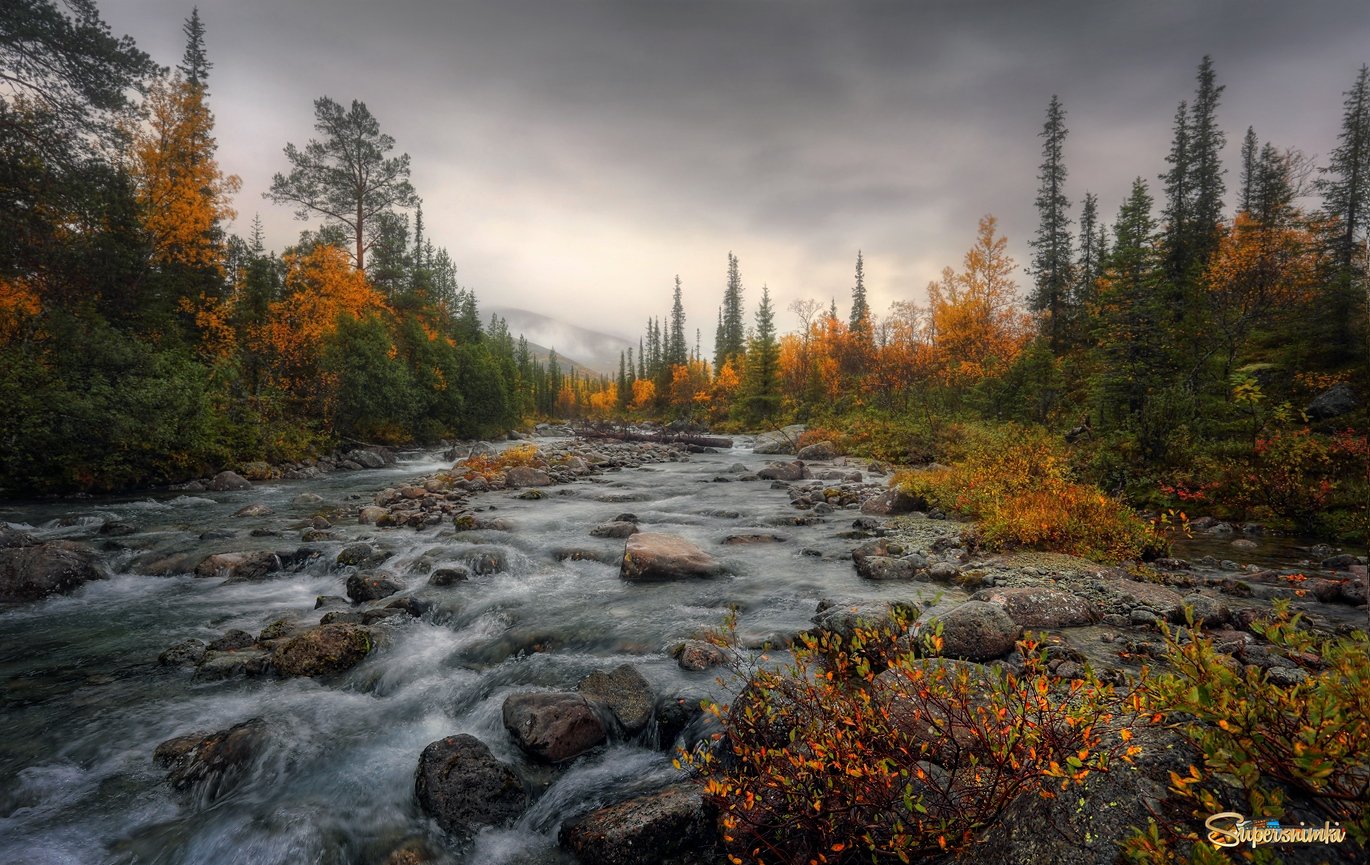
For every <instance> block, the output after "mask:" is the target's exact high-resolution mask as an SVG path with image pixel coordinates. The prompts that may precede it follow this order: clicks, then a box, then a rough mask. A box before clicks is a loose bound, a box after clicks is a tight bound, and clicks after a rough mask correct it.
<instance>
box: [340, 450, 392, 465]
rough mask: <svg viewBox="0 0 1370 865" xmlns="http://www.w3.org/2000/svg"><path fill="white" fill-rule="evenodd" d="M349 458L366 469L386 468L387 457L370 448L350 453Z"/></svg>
mask: <svg viewBox="0 0 1370 865" xmlns="http://www.w3.org/2000/svg"><path fill="white" fill-rule="evenodd" d="M347 458H348V459H350V460H352V461H353V462H354V463H356V464H357V465H359V466H361V467H362V468H364V469H382V468H385V457H383V456H381V455H380V454H379V453H377V452H376V451H374V450H371V449H370V448H360V449H358V450H354V451H349V452H348V454H347Z"/></svg>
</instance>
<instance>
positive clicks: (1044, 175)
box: [1028, 95, 1071, 350]
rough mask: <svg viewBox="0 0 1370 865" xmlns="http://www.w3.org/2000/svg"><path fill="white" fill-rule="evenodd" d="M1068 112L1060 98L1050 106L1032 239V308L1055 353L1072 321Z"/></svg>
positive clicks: (1043, 142)
mask: <svg viewBox="0 0 1370 865" xmlns="http://www.w3.org/2000/svg"><path fill="white" fill-rule="evenodd" d="M1065 114H1066V112H1065V108H1063V107H1062V106H1061V101H1060V100H1059V99H1058V98H1057V97H1056V96H1054V95H1053V96H1052V97H1051V102H1050V104H1048V105H1047V119H1046V122H1045V123H1043V125H1042V131H1041V133H1040V134H1039V137H1041V138H1042V165H1041V168H1040V169H1039V170H1038V173H1037V184H1038V185H1037V198H1036V201H1035V204H1036V205H1037V216H1038V223H1037V235H1036V237H1034V238H1033V239H1032V241H1031V244H1030V245H1031V246H1032V248H1033V250H1034V254H1033V259H1032V275H1033V280H1034V284H1035V285H1034V288H1033V292H1032V296H1031V297H1030V298H1029V299H1028V305H1029V307H1030V308H1031V309H1032V310H1034V311H1036V312H1044V313H1046V318H1045V320H1044V321H1043V325H1044V331H1045V333H1046V336H1047V338H1048V339H1049V340H1050V343H1051V347H1052V349H1053V350H1059V349H1060V347H1061V343H1062V340H1063V338H1064V335H1065V329H1066V325H1067V323H1068V310H1069V306H1068V305H1069V302H1070V286H1071V274H1070V270H1071V250H1070V242H1071V237H1070V215H1069V211H1070V200H1069V199H1067V198H1066V194H1065V184H1066V166H1065V162H1064V161H1063V159H1062V148H1063V145H1064V143H1065V138H1066V135H1067V134H1068V130H1067V129H1066V127H1065Z"/></svg>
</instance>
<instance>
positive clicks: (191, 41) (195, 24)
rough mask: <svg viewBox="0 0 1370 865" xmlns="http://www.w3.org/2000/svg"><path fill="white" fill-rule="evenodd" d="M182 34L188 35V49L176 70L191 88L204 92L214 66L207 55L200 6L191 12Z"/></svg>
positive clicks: (183, 26)
mask: <svg viewBox="0 0 1370 865" xmlns="http://www.w3.org/2000/svg"><path fill="white" fill-rule="evenodd" d="M181 32H183V33H185V35H186V48H185V53H184V54H183V55H182V56H181V62H180V64H179V65H177V67H176V69H177V71H179V72H180V73H181V75H183V76H184V77H185V80H186V81H187V82H188V83H189V84H190V85H191V86H193V87H198V88H200V89H201V90H203V89H204V88H205V86H206V82H208V81H209V70H210V69H212V68H213V67H214V64H213V63H210V62H209V57H208V55H206V53H205V26H204V24H203V23H201V21H200V8H199V7H198V6H196V7H193V8H192V9H191V10H190V17H189V18H187V19H186V21H185V24H184V25H182V27H181Z"/></svg>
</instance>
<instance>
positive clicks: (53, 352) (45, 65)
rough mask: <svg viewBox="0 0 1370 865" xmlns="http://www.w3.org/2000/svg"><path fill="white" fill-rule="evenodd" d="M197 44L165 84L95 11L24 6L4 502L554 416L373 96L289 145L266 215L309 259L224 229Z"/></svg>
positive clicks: (11, 70) (318, 122)
mask: <svg viewBox="0 0 1370 865" xmlns="http://www.w3.org/2000/svg"><path fill="white" fill-rule="evenodd" d="M184 30H185V36H186V47H185V54H184V56H183V58H182V59H181V62H180V63H179V64H177V65H176V67H175V68H174V69H163V68H160V67H159V66H157V65H156V64H155V63H153V61H152V60H151V59H150V58H149V57H148V56H147V55H146V54H144V53H143V52H142V51H140V50H138V48H137V47H136V45H135V44H134V42H133V41H132V40H131V39H130V38H128V37H122V38H116V37H115V36H114V35H113V34H112V33H111V32H110V31H109V28H108V27H107V25H106V24H105V23H104V22H103V21H102V20H101V19H100V17H99V14H98V12H97V11H96V9H95V7H94V5H93V4H88V3H73V4H67V5H66V6H62V5H59V4H57V3H55V2H52V0H18V2H16V3H10V4H7V6H6V10H5V13H4V22H3V26H0V73H3V78H4V81H5V82H6V85H7V86H6V88H5V92H4V94H3V99H0V198H2V199H3V200H0V405H3V406H4V410H3V412H0V492H7V493H9V494H18V493H25V492H35V491H45V490H70V489H113V488H119V487H126V486H130V485H136V484H146V483H154V482H160V481H167V480H173V479H180V478H185V477H188V476H193V475H195V474H197V473H203V472H205V471H208V470H211V469H215V468H217V467H221V466H226V465H235V464H237V463H238V462H240V461H244V460H249V459H266V460H285V459H295V458H302V457H304V456H306V455H308V454H310V453H312V452H317V451H319V450H322V449H326V448H329V447H332V446H333V445H335V444H336V443H338V442H339V441H341V440H347V439H354V440H361V441H368V442H370V441H379V442H405V441H411V440H433V439H436V438H439V437H442V436H476V435H488V434H492V433H495V432H499V431H503V430H507V429H509V428H510V427H511V426H512V425H514V424H515V423H517V422H518V420H519V419H520V418H522V417H523V416H525V415H527V414H528V413H530V412H532V411H534V410H535V409H536V408H539V407H540V408H543V409H544V410H550V409H551V408H553V405H554V401H555V396H556V394H557V392H558V391H559V389H560V387H561V385H560V381H561V376H560V373H559V371H558V370H556V369H555V360H553V361H552V363H551V366H552V367H553V369H550V370H549V369H547V368H545V366H546V365H544V364H540V363H538V362H537V361H536V360H535V359H534V358H533V357H532V356H531V355H530V353H529V350H528V346H527V344H526V343H524V342H522V341H521V340H520V341H518V342H516V341H515V340H514V339H513V338H512V337H511V336H510V334H509V332H508V330H507V328H506V327H505V326H504V323H503V322H502V321H500V320H498V319H492V320H491V321H489V322H484V323H483V322H482V320H481V318H480V316H479V313H478V309H477V304H476V298H475V295H474V294H473V293H472V292H471V290H469V289H466V288H463V287H461V286H460V285H458V283H457V277H456V267H455V266H454V264H453V262H452V259H451V257H450V256H449V255H448V253H447V252H446V250H444V249H443V248H441V247H440V246H437V245H435V243H434V240H433V239H432V238H431V237H429V236H427V235H426V234H425V232H424V226H423V215H422V209H421V205H420V201H419V197H418V194H417V192H416V191H415V190H414V189H413V187H412V186H411V184H410V182H409V158H408V156H407V155H398V156H397V155H394V153H393V150H394V141H393V140H392V139H391V138H390V137H389V136H387V135H385V134H383V133H382V132H381V130H380V127H379V124H378V123H377V121H376V119H375V118H374V117H373V116H372V115H371V114H370V112H369V111H368V110H367V108H366V106H365V105H363V104H361V103H360V102H352V103H351V105H350V106H345V105H342V104H339V103H338V102H335V101H334V100H332V99H329V98H327V97H325V98H321V99H319V100H317V101H316V103H315V106H314V107H315V118H314V121H315V123H314V128H315V132H316V137H315V138H314V139H312V140H310V141H309V142H308V143H307V144H305V145H303V146H299V147H297V146H296V145H295V144H287V145H286V147H285V157H286V162H287V163H288V171H286V172H283V173H281V174H277V175H276V177H275V180H274V182H273V184H272V187H271V191H270V192H269V193H268V197H269V198H271V199H272V200H273V201H274V202H276V203H277V204H281V205H286V206H289V207H291V208H292V209H293V210H295V211H296V214H297V216H299V217H300V218H302V219H307V220H310V221H311V225H312V227H311V228H310V229H309V230H307V231H305V232H304V233H303V234H302V235H301V237H300V240H299V242H298V244H296V245H294V246H292V247H289V248H287V249H285V250H283V251H281V252H280V253H279V254H277V253H276V252H273V251H270V250H268V249H267V248H266V247H265V245H264V243H263V239H262V233H261V227H260V223H259V222H257V221H255V220H254V222H253V227H252V230H251V232H250V233H249V235H248V236H247V237H246V238H243V237H237V236H233V235H229V234H227V233H226V232H225V229H224V226H225V225H226V224H227V223H228V222H229V220H231V219H233V218H234V217H235V215H236V214H235V212H234V210H233V206H232V205H233V202H232V196H233V194H234V193H235V192H237V191H238V187H239V182H238V179H237V178H236V177H233V176H231V175H228V174H226V173H224V172H223V171H222V170H221V169H220V167H219V165H218V163H217V160H216V157H215V139H214V118H213V115H212V113H211V111H210V107H209V106H210V104H211V103H212V86H213V81H214V76H213V74H212V72H213V63H212V62H211V61H210V59H209V55H208V53H207V52H206V48H205V31H204V27H203V25H202V23H201V21H200V17H199V14H198V12H195V13H194V14H192V15H191V17H190V19H188V20H187V21H186V22H185V27H184ZM302 119H303V118H302ZM302 126H303V124H302ZM344 142H350V143H358V142H360V146H359V147H351V146H344ZM336 169H345V170H344V171H342V172H339V171H337V170H336ZM342 174H345V175H346V176H348V177H350V178H351V180H349V181H340V180H339V179H338V177H339V176H340V175H342Z"/></svg>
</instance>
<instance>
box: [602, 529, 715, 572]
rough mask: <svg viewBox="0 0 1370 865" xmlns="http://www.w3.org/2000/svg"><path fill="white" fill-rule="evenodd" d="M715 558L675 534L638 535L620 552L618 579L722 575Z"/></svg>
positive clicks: (643, 533) (644, 533) (639, 533)
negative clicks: (621, 557) (620, 560)
mask: <svg viewBox="0 0 1370 865" xmlns="http://www.w3.org/2000/svg"><path fill="white" fill-rule="evenodd" d="M722 571H723V566H722V564H720V563H719V561H718V560H717V559H715V558H714V557H713V556H711V555H709V554H708V553H706V552H704V551H703V550H701V549H700V548H699V547H697V546H695V545H694V544H692V543H690V542H689V541H687V540H685V539H684V538H682V537H679V536H677V535H667V534H662V533H660V532H638V533H637V534H635V535H633V536H632V537H630V538H628V543H627V545H626V546H625V547H624V549H623V562H622V564H621V565H620V566H619V576H620V577H622V578H623V579H625V580H634V581H646V580H674V579H680V578H686V577H712V576H716V575H717V574H719V573H722Z"/></svg>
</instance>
